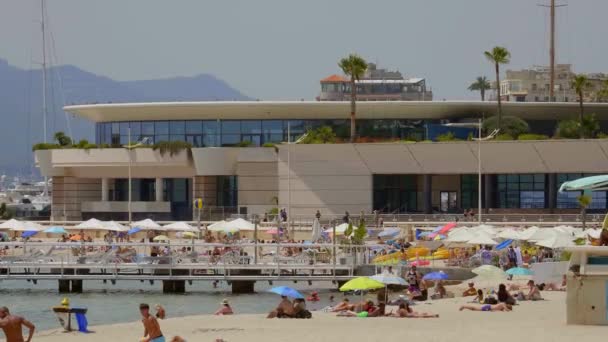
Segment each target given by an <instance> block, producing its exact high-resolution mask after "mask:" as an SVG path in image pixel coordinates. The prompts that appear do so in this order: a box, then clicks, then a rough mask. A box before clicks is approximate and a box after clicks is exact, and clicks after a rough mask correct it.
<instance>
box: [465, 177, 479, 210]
mask: <svg viewBox="0 0 608 342" xmlns="http://www.w3.org/2000/svg"><path fill="white" fill-rule="evenodd" d="M477 177H478V176H477V175H461V176H460V206H461V207H462V208H463V209H470V208H477V207H478V205H479V203H478V202H477V197H478V195H479V193H478V191H477V188H478V185H479V180H478V178H477Z"/></svg>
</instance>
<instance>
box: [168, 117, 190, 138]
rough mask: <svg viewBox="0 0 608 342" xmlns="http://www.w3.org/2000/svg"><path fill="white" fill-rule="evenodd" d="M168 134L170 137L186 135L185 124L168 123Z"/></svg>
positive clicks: (178, 122) (180, 122) (179, 122)
mask: <svg viewBox="0 0 608 342" xmlns="http://www.w3.org/2000/svg"><path fill="white" fill-rule="evenodd" d="M169 133H170V134H171V135H173V134H184V133H186V128H185V123H184V122H183V121H169ZM182 141H183V139H182Z"/></svg>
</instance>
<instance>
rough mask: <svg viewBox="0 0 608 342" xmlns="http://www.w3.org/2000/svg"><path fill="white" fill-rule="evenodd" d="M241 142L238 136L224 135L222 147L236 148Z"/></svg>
mask: <svg viewBox="0 0 608 342" xmlns="http://www.w3.org/2000/svg"><path fill="white" fill-rule="evenodd" d="M240 142H241V136H240V135H236V134H222V146H227V147H229V146H236V145H238V143H240Z"/></svg>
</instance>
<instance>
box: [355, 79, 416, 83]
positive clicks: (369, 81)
mask: <svg viewBox="0 0 608 342" xmlns="http://www.w3.org/2000/svg"><path fill="white" fill-rule="evenodd" d="M421 81H424V78H407V79H403V80H390V79H389V80H377V79H374V80H370V79H365V80H357V81H355V83H359V84H417V83H420V82H421Z"/></svg>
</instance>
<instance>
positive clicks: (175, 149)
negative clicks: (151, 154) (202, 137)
mask: <svg viewBox="0 0 608 342" xmlns="http://www.w3.org/2000/svg"><path fill="white" fill-rule="evenodd" d="M191 148H192V144H190V143H188V142H185V141H159V142H157V143H156V144H154V145H152V149H153V150H154V151H156V150H158V151H159V152H160V155H161V156H164V155H165V154H167V152H168V153H169V156H171V157H173V156H174V155H176V154H178V153H180V152H181V151H184V150H189V149H191Z"/></svg>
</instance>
